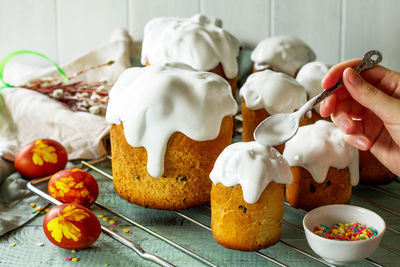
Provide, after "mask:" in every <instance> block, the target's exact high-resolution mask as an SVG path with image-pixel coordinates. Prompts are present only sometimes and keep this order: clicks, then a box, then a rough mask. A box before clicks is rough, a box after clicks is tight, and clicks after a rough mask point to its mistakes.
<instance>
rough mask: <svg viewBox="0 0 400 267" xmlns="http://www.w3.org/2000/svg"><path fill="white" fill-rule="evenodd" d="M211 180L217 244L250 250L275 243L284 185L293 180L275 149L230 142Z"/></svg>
mask: <svg viewBox="0 0 400 267" xmlns="http://www.w3.org/2000/svg"><path fill="white" fill-rule="evenodd" d="M210 178H211V180H212V181H213V185H212V190H211V229H212V234H213V236H214V238H215V239H216V241H217V242H218V243H220V244H221V245H223V246H225V247H227V248H230V249H236V250H243V251H253V250H260V249H263V248H266V247H269V246H272V245H274V244H275V243H276V242H278V241H279V239H280V235H281V229H282V228H281V224H282V216H283V208H284V184H290V183H291V182H292V174H291V172H290V169H289V165H288V163H287V162H286V160H285V159H284V158H283V157H282V156H281V155H280V154H279V152H278V151H277V150H276V149H274V148H273V147H270V146H267V147H266V146H263V145H261V144H259V143H257V142H239V143H234V144H232V145H230V146H228V147H227V148H225V150H224V151H223V152H222V153H221V155H220V156H219V157H218V159H217V161H216V162H215V165H214V168H213V170H212V172H211V174H210Z"/></svg>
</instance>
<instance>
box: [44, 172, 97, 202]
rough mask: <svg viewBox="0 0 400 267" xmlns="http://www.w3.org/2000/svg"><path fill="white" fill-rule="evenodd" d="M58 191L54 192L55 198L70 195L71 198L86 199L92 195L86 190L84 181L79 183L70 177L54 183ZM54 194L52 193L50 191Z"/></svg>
mask: <svg viewBox="0 0 400 267" xmlns="http://www.w3.org/2000/svg"><path fill="white" fill-rule="evenodd" d="M54 184H55V187H56V189H57V190H55V192H54V197H64V196H65V194H67V193H68V194H69V196H75V197H76V198H79V197H86V196H88V195H90V193H89V191H88V190H87V189H86V188H84V183H83V181H81V182H79V183H77V182H76V180H75V179H74V177H72V176H68V177H63V178H61V179H59V180H57V181H55V182H54ZM50 192H51V193H53V192H52V191H50Z"/></svg>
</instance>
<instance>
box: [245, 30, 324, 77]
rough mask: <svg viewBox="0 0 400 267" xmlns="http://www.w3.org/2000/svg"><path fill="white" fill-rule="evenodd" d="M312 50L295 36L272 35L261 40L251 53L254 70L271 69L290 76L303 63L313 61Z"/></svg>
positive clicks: (294, 74)
mask: <svg viewBox="0 0 400 267" xmlns="http://www.w3.org/2000/svg"><path fill="white" fill-rule="evenodd" d="M315 58H316V56H315V53H314V51H313V50H312V49H311V48H310V47H309V46H308V45H307V44H306V43H304V42H303V41H302V40H300V39H299V38H297V37H295V36H290V35H282V36H273V37H270V38H267V39H265V40H263V41H261V42H260V43H259V44H258V45H257V46H256V48H255V49H254V50H253V52H252V53H251V60H252V61H253V62H254V68H253V70H254V72H256V71H260V70H265V69H271V70H274V71H278V72H284V73H286V74H287V75H289V76H291V77H296V73H297V72H298V70H299V69H300V68H301V66H303V65H304V64H306V63H308V62H311V61H314V60H315Z"/></svg>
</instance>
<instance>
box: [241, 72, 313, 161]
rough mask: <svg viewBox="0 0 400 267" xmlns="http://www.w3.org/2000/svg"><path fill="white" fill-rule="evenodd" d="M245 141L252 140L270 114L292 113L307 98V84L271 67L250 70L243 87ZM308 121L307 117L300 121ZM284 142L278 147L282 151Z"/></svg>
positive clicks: (242, 107)
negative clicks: (259, 126) (269, 68)
mask: <svg viewBox="0 0 400 267" xmlns="http://www.w3.org/2000/svg"><path fill="white" fill-rule="evenodd" d="M239 94H240V98H241V100H242V104H241V105H242V106H241V109H242V118H243V132H242V135H243V141H245V142H248V141H253V140H254V138H253V133H254V130H255V129H256V127H257V126H258V125H259V124H260V122H262V121H263V120H264V119H266V118H267V117H269V116H270V115H274V114H277V113H290V112H294V111H295V110H297V109H299V108H300V107H301V106H303V105H304V104H305V103H306V102H307V93H306V90H305V89H304V87H303V86H302V85H301V84H299V83H298V82H297V81H296V80H295V79H294V78H292V77H290V76H288V75H286V74H284V73H282V72H275V71H272V70H264V71H260V72H256V73H253V74H251V75H250V76H249V77H248V78H247V80H246V83H245V84H244V85H243V86H242V88H241V89H240V92H239ZM306 123H307V119H306V118H304V119H303V120H302V121H301V124H300V125H304V124H306ZM283 148H284V144H283V145H279V146H277V147H276V149H278V151H279V152H280V153H282V152H283Z"/></svg>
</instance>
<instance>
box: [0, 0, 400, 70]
mask: <svg viewBox="0 0 400 267" xmlns="http://www.w3.org/2000/svg"><path fill="white" fill-rule="evenodd" d="M399 10H400V1H398V0H0V58H3V57H4V56H5V55H6V54H8V53H10V52H12V51H14V50H17V49H32V50H37V51H40V52H42V53H45V54H46V55H48V56H49V57H51V58H53V59H54V60H56V61H57V62H59V63H63V62H65V61H68V60H70V59H73V58H75V57H76V56H78V55H80V54H82V53H83V52H85V51H88V50H90V49H92V48H94V47H96V46H98V45H99V44H102V43H105V42H106V41H107V40H108V38H109V36H110V33H111V32H112V31H113V29H115V28H116V27H124V28H126V29H128V30H129V33H130V34H131V36H132V37H133V38H134V40H135V41H140V40H141V39H142V37H143V27H144V25H145V23H146V22H147V21H148V20H149V19H151V18H153V17H157V16H183V17H189V16H191V15H193V14H195V13H203V14H206V15H211V16H214V17H219V18H221V19H222V20H223V22H224V28H225V29H227V30H228V31H230V32H231V33H232V34H234V35H235V36H236V37H237V38H238V39H240V40H242V41H243V42H244V43H245V45H246V47H247V48H254V47H255V45H256V44H257V43H258V42H259V41H261V40H262V39H264V38H266V37H268V36H271V35H281V34H292V35H296V36H298V37H300V38H301V39H303V40H304V41H305V42H306V43H308V44H309V45H310V46H311V47H312V48H313V49H314V51H315V52H316V54H317V60H320V61H324V62H326V63H329V64H335V63H337V62H339V61H342V60H344V59H348V58H353V57H361V55H363V53H364V52H365V51H367V50H369V49H378V50H380V51H381V52H382V53H383V56H384V60H383V63H382V64H383V65H385V66H387V67H390V68H393V69H395V70H397V71H400V51H399V48H400V15H399Z"/></svg>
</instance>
